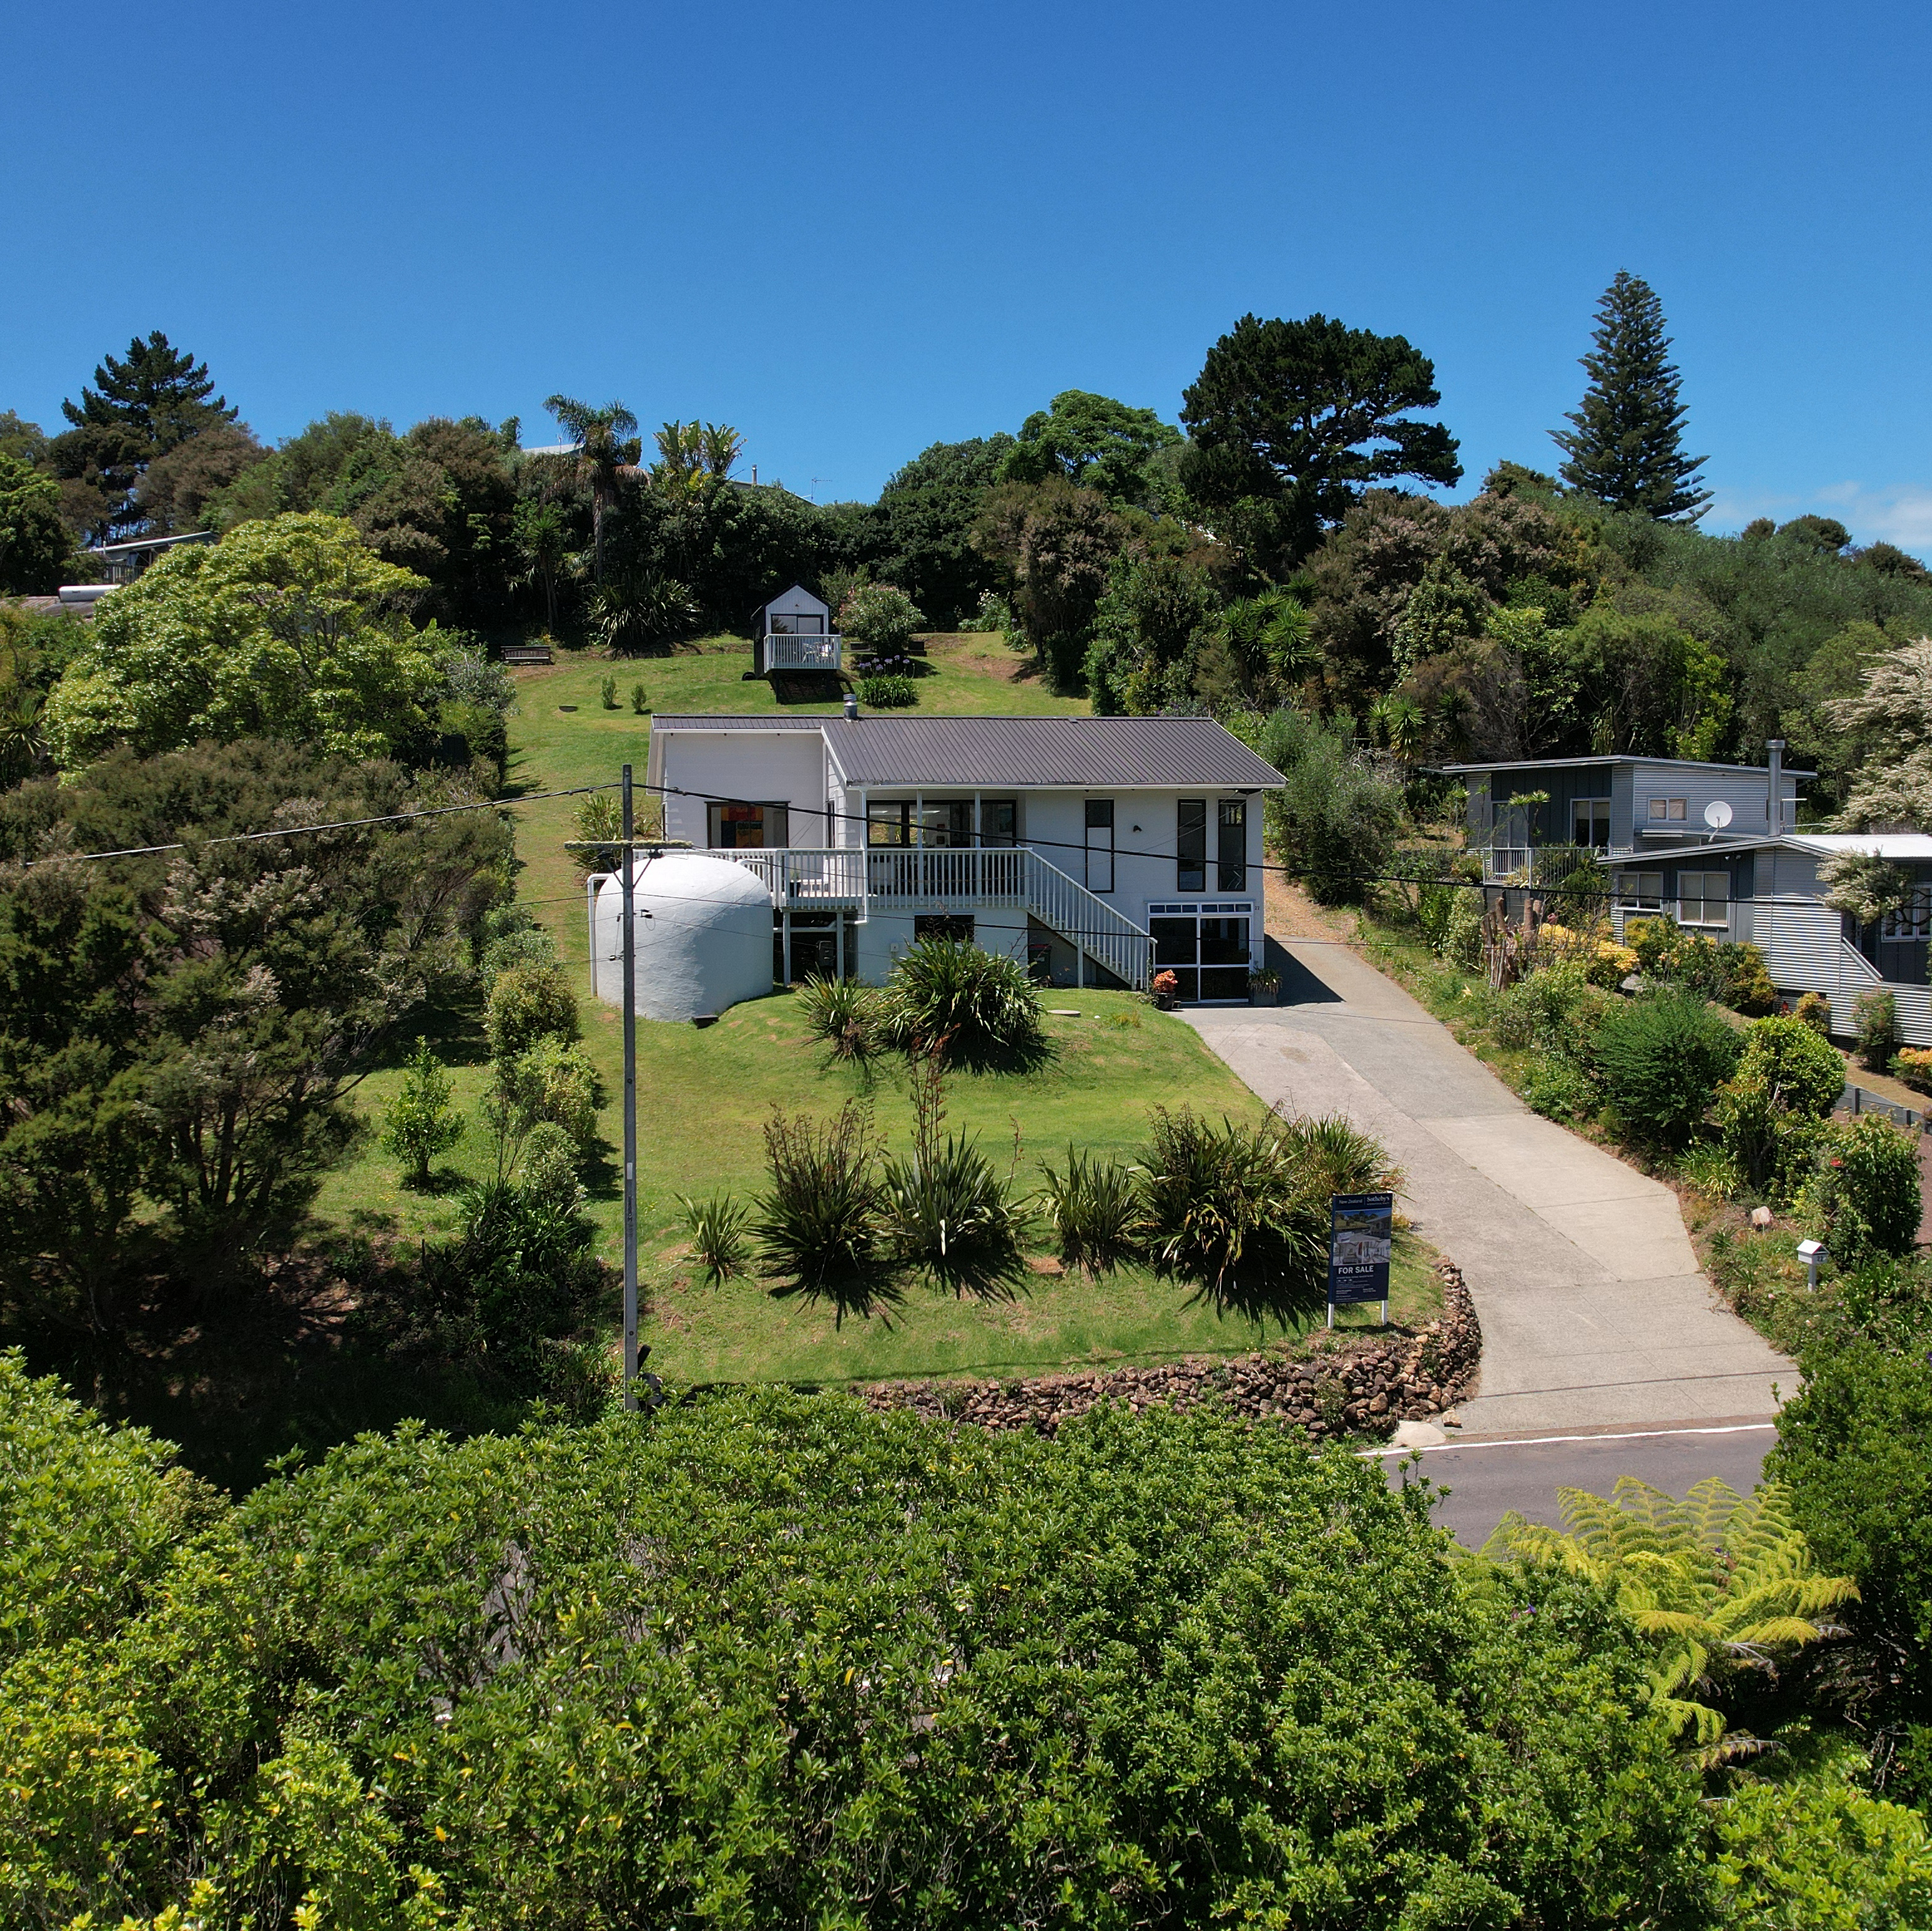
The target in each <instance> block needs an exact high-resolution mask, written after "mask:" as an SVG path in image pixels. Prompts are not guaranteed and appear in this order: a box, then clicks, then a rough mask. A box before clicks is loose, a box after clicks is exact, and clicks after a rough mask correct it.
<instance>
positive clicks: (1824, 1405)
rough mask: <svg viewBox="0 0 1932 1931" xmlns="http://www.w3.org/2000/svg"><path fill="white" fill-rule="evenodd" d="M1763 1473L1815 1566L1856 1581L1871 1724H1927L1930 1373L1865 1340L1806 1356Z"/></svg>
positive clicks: (1931, 1596)
mask: <svg viewBox="0 0 1932 1931" xmlns="http://www.w3.org/2000/svg"><path fill="white" fill-rule="evenodd" d="M1766 1474H1768V1475H1769V1476H1771V1477H1773V1478H1774V1479H1775V1480H1778V1481H1781V1482H1783V1483H1785V1484H1787V1486H1788V1487H1789V1488H1790V1492H1791V1500H1792V1510H1793V1515H1794V1516H1795V1517H1796V1519H1797V1522H1798V1523H1799V1526H1800V1527H1801V1528H1802V1529H1803V1530H1804V1531H1805V1535H1806V1536H1807V1537H1808V1539H1809V1540H1810V1542H1811V1547H1812V1549H1814V1552H1816V1554H1817V1558H1818V1559H1819V1561H1820V1562H1822V1563H1823V1564H1825V1565H1826V1567H1828V1568H1830V1569H1834V1570H1840V1571H1842V1572H1843V1573H1846V1574H1848V1575H1852V1576H1856V1577H1857V1578H1858V1591H1859V1595H1860V1597H1861V1602H1860V1605H1859V1607H1858V1609H1857V1610H1856V1611H1855V1612H1853V1614H1852V1618H1851V1620H1852V1624H1853V1626H1854V1627H1855V1630H1857V1631H1858V1634H1859V1636H1861V1639H1863V1641H1864V1644H1865V1645H1867V1663H1868V1666H1869V1669H1868V1672H1867V1673H1868V1679H1869V1681H1870V1682H1871V1683H1872V1684H1873V1686H1874V1687H1875V1689H1876V1692H1877V1696H1876V1708H1874V1709H1873V1711H1872V1713H1871V1714H1872V1717H1873V1720H1876V1721H1878V1722H1881V1723H1882V1722H1886V1721H1891V1722H1899V1721H1915V1722H1917V1723H1921V1724H1924V1723H1927V1722H1928V1721H1932V1366H1927V1363H1926V1362H1925V1360H1924V1358H1923V1356H1922V1355H1921V1353H1920V1351H1918V1349H1916V1348H1914V1349H1913V1350H1912V1351H1910V1352H1909V1353H1902V1354H1901V1353H1896V1352H1894V1351H1891V1350H1890V1349H1888V1348H1883V1347H1881V1346H1879V1345H1878V1344H1876V1342H1872V1341H1870V1340H1868V1339H1863V1338H1856V1339H1852V1340H1851V1341H1849V1342H1846V1344H1844V1345H1843V1346H1840V1347H1835V1348H1814V1349H1811V1350H1810V1351H1808V1353H1807V1354H1806V1356H1805V1384H1804V1386H1803V1387H1802V1388H1801V1389H1800V1390H1799V1391H1798V1392H1797V1393H1796V1394H1795V1395H1794V1396H1793V1397H1792V1398H1791V1399H1790V1401H1788V1402H1787V1403H1786V1404H1785V1405H1784V1408H1783V1409H1782V1410H1781V1412H1780V1413H1779V1415H1778V1444H1777V1446H1776V1447H1775V1448H1773V1449H1772V1452H1771V1454H1770V1456H1769V1459H1768V1461H1767V1462H1766ZM1924 1797H1932V1789H1927V1790H1925V1791H1924V1792H1921V1798H1924Z"/></svg>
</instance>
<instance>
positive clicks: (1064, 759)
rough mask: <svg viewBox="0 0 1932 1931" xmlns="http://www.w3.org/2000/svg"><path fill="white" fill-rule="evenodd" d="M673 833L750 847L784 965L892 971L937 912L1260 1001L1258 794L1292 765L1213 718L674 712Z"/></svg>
mask: <svg viewBox="0 0 1932 1931" xmlns="http://www.w3.org/2000/svg"><path fill="white" fill-rule="evenodd" d="M650 730H651V737H650V752H649V762H648V764H647V766H646V778H647V781H648V782H649V784H651V785H652V786H654V787H660V788H661V795H662V796H663V799H664V834H665V836H666V837H667V838H670V839H674V840H681V841H685V842H686V843H688V844H690V845H691V847H694V849H696V850H699V851H701V852H705V853H709V855H710V856H713V857H716V858H724V859H731V860H733V861H734V862H736V863H737V864H739V865H743V866H745V867H747V868H749V869H750V870H751V871H752V872H753V873H754V874H756V876H757V877H758V878H759V879H760V880H761V881H762V882H763V884H764V886H766V890H767V892H768V894H769V898H770V900H771V905H772V970H773V976H774V978H775V979H777V980H778V982H779V983H781V984H787V983H790V982H792V981H793V980H795V979H799V978H802V977H803V976H805V974H806V973H808V972H817V973H825V974H827V975H833V974H840V973H842V974H844V975H847V976H853V977H856V978H859V979H865V980H868V981H871V982H877V981H878V980H880V979H883V977H884V976H885V974H886V972H887V971H888V970H889V969H890V967H891V964H892V958H893V956H894V955H895V953H896V952H899V951H901V950H902V949H904V947H905V946H907V945H909V944H910V943H913V941H914V940H916V939H918V938H919V937H924V936H928V935H932V934H950V935H953V936H957V937H962V938H968V939H971V940H973V941H974V943H977V944H979V945H981V946H984V947H985V948H986V949H987V950H989V951H992V952H1005V953H1008V954H1010V955H1012V956H1013V957H1015V958H1024V959H1025V960H1027V961H1028V962H1029V964H1031V965H1033V966H1034V967H1036V968H1037V970H1040V972H1042V973H1043V974H1044V975H1045V976H1047V977H1048V978H1049V979H1050V980H1051V982H1052V983H1053V984H1055V985H1089V986H1126V987H1130V988H1134V989H1136V990H1145V989H1146V988H1148V986H1149V985H1150V984H1151V982H1152V979H1153V976H1154V973H1156V972H1157V971H1160V970H1163V969H1164V970H1172V972H1173V973H1175V976H1176V979H1177V981H1178V984H1179V988H1180V994H1179V996H1180V997H1181V1000H1183V1001H1184V1002H1186V1003H1197V1002H1198V1003H1203V1004H1206V1003H1214V1002H1217V1001H1228V1002H1231V1003H1232V1002H1235V1001H1245V1000H1247V997H1248V995H1249V987H1248V976H1249V974H1250V972H1251V971H1253V970H1256V969H1257V968H1258V967H1259V966H1260V964H1261V962H1262V957H1263V944H1264V940H1263V937H1262V921H1263V914H1264V907H1263V901H1262V811H1261V805H1262V797H1263V795H1264V794H1265V793H1267V792H1268V791H1269V790H1272V789H1274V788H1275V787H1278V786H1279V785H1280V784H1282V782H1283V778H1282V775H1281V773H1280V772H1278V771H1277V770H1276V769H1274V766H1272V765H1271V764H1269V763H1267V762H1266V761H1265V760H1263V759H1262V758H1260V757H1257V756H1256V754H1255V753H1254V752H1253V751H1250V749H1249V748H1248V747H1247V745H1244V744H1243V743H1242V742H1241V740H1240V739H1238V738H1237V737H1235V736H1233V735H1232V733H1229V731H1227V730H1224V729H1223V727H1221V726H1220V724H1217V723H1215V722H1214V720H1213V719H1212V718H1182V717H1153V718H1093V717H1075V718H987V717H947V718H935V717H907V716H903V715H893V716H884V715H877V714H874V713H867V714H865V715H850V714H848V715H845V716H843V717H838V716H833V717H803V718H801V717H769V716H751V717H746V716H738V715H733V716H691V715H685V716H673V715H663V716H659V717H657V718H654V719H652V723H651V727H650Z"/></svg>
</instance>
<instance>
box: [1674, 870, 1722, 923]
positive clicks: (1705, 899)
mask: <svg viewBox="0 0 1932 1931" xmlns="http://www.w3.org/2000/svg"><path fill="white" fill-rule="evenodd" d="M1677 920H1678V923H1679V925H1722V926H1725V927H1728V926H1729V925H1730V922H1731V875H1730V873H1729V872H1727V871H1680V872H1679V874H1677Z"/></svg>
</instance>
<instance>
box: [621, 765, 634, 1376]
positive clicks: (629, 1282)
mask: <svg viewBox="0 0 1932 1931" xmlns="http://www.w3.org/2000/svg"><path fill="white" fill-rule="evenodd" d="M631 836H632V829H631V767H630V766H628V764H627V765H625V767H624V844H623V853H622V865H623V867H624V913H623V917H624V1405H625V1408H628V1409H630V1410H632V1411H635V1409H636V1408H637V926H636V923H635V917H636V904H637V852H636V850H635V849H634V847H632V845H631Z"/></svg>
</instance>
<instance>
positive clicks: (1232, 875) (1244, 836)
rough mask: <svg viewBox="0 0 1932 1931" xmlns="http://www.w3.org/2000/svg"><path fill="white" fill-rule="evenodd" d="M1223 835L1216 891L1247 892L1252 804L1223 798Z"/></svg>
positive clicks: (1219, 841)
mask: <svg viewBox="0 0 1932 1931" xmlns="http://www.w3.org/2000/svg"><path fill="white" fill-rule="evenodd" d="M1219 816H1220V837H1219V838H1218V839H1217V841H1216V844H1215V857H1214V889H1215V890H1216V891H1217V892H1245V891H1247V889H1248V801H1247V799H1245V798H1223V799H1222V800H1221V803H1220V814H1219Z"/></svg>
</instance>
